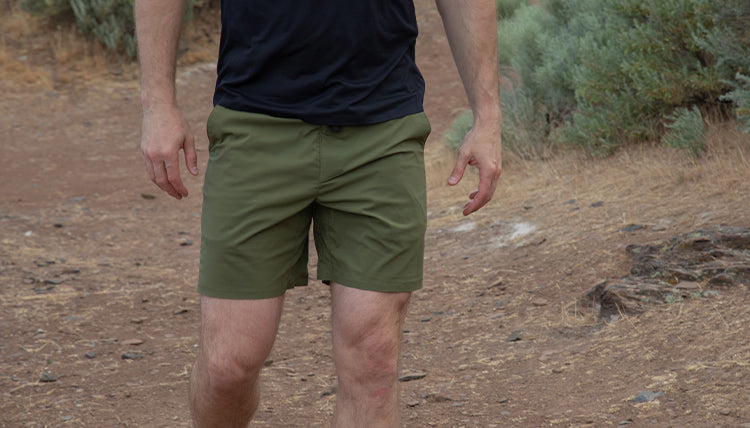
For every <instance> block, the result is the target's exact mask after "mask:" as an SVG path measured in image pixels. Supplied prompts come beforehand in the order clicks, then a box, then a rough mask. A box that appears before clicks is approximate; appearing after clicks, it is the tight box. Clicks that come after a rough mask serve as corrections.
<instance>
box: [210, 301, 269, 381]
mask: <svg viewBox="0 0 750 428" xmlns="http://www.w3.org/2000/svg"><path fill="white" fill-rule="evenodd" d="M283 303H284V298H283V296H280V297H275V298H270V299H258V300H232V299H219V298H213V297H206V296H203V297H201V339H200V340H201V348H200V349H201V354H202V355H203V357H204V358H205V359H206V361H209V362H211V364H214V365H221V366H229V367H239V368H247V367H256V366H258V365H260V364H262V363H263V361H265V359H266V357H267V356H268V354H269V353H270V352H271V348H272V347H273V343H274V340H275V338H276V332H277V331H278V328H279V320H280V319H281V311H282V307H283Z"/></svg>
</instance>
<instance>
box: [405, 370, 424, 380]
mask: <svg viewBox="0 0 750 428" xmlns="http://www.w3.org/2000/svg"><path fill="white" fill-rule="evenodd" d="M426 376H427V373H425V372H423V371H420V370H409V371H408V372H407V373H405V374H403V375H401V377H400V378H398V380H399V382H410V381H413V380H419V379H422V378H424V377H426Z"/></svg>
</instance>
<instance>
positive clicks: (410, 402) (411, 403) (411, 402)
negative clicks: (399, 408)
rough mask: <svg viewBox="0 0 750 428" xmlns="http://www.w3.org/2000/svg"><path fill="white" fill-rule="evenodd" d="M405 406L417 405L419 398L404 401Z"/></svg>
mask: <svg viewBox="0 0 750 428" xmlns="http://www.w3.org/2000/svg"><path fill="white" fill-rule="evenodd" d="M406 405H407V407H417V406H419V400H412V401H407V402H406Z"/></svg>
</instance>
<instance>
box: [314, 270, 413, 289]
mask: <svg viewBox="0 0 750 428" xmlns="http://www.w3.org/2000/svg"><path fill="white" fill-rule="evenodd" d="M318 280H319V281H323V282H329V283H332V282H335V283H337V284H341V285H343V286H344V287H349V288H356V289H359V290H367V291H378V292H381V293H405V292H412V291H417V290H420V289H421V288H422V287H423V280H422V278H420V279H418V280H414V281H398V282H394V281H387V280H383V281H377V282H375V281H362V280H355V279H352V278H348V277H345V276H341V275H336V274H325V275H324V274H319V275H318ZM385 284H389V285H385Z"/></svg>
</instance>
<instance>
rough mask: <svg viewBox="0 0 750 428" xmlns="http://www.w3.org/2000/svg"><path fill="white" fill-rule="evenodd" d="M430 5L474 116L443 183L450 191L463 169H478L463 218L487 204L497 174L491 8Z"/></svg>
mask: <svg viewBox="0 0 750 428" xmlns="http://www.w3.org/2000/svg"><path fill="white" fill-rule="evenodd" d="M436 3H437V7H438V10H439V11H440V16H441V17H442V18H443V25H444V26H445V33H446V35H447V36H448V43H449V44H450V46H451V52H452V53H453V58H454V60H455V61H456V66H457V67H458V72H459V74H460V75H461V81H462V82H463V85H464V89H465V90H466V95H467V96H468V98H469V105H470V106H471V110H472V112H473V114H474V126H473V127H472V129H471V131H469V133H468V134H466V137H465V138H464V140H463V142H462V143H461V147H460V148H459V150H458V159H457V160H456V165H455V167H454V168H453V171H452V172H451V175H450V178H448V184H450V185H452V186H453V185H456V184H458V182H459V181H461V178H462V177H463V175H464V171H465V170H466V166H467V165H471V166H475V167H477V168H478V169H479V186H478V188H477V190H475V191H473V192H471V194H470V195H469V202H467V203H466V205H465V206H464V211H463V213H464V215H469V214H471V213H473V212H474V211H476V210H478V209H480V208H482V207H483V206H484V205H485V204H487V202H489V201H490V199H492V195H493V194H494V193H495V188H496V187H497V181H498V179H499V178H500V173H501V172H502V145H501V137H500V131H501V122H502V112H501V109H500V100H499V87H498V68H497V21H495V2H494V1H493V0H436Z"/></svg>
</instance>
